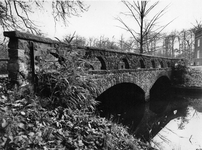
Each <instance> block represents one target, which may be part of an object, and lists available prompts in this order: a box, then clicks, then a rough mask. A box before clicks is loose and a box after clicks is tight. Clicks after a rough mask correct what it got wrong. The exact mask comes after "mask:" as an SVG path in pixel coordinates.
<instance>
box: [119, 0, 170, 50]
mask: <svg viewBox="0 0 202 150" xmlns="http://www.w3.org/2000/svg"><path fill="white" fill-rule="evenodd" d="M122 2H123V4H124V5H125V6H126V7H127V9H128V10H129V12H127V13H122V14H123V15H124V16H129V17H132V18H133V19H134V21H135V22H136V24H137V25H138V27H139V31H136V30H135V29H134V27H132V28H131V27H130V26H129V25H128V24H127V23H126V22H125V21H124V20H123V19H121V18H120V17H118V18H116V19H117V20H118V21H119V22H120V23H121V24H122V25H123V26H124V27H122V28H123V29H125V30H126V31H128V32H130V34H131V35H132V37H133V38H134V40H136V41H137V42H138V43H139V48H140V53H144V52H145V51H144V49H143V48H144V45H145V44H146V42H147V41H148V39H152V38H155V37H157V36H158V35H159V33H160V32H161V31H162V30H163V29H164V28H165V27H166V26H167V25H169V24H170V23H171V22H172V21H170V22H169V23H167V24H166V25H164V26H157V21H159V19H160V18H161V17H162V16H163V15H164V13H165V10H166V9H167V6H166V7H165V8H163V9H162V10H161V11H159V12H158V13H156V14H155V15H154V16H153V17H151V19H150V20H149V15H150V13H151V11H152V10H153V9H154V8H155V7H156V6H157V5H158V4H159V1H157V2H155V3H153V4H151V5H149V1H146V0H142V1H132V2H128V1H122Z"/></svg>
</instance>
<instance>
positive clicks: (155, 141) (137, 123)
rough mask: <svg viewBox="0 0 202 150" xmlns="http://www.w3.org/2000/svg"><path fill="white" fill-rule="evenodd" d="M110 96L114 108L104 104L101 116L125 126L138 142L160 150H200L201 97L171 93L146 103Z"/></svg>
mask: <svg viewBox="0 0 202 150" xmlns="http://www.w3.org/2000/svg"><path fill="white" fill-rule="evenodd" d="M127 91H128V89H127ZM112 95H113V98H114V99H113V98H112V97H111V99H112V101H113V103H114V102H116V103H117V105H115V104H113V103H108V104H104V107H102V112H104V113H101V116H105V117H108V118H109V116H110V117H111V118H110V119H112V120H113V121H115V122H118V123H121V124H123V125H126V126H127V127H128V130H129V132H131V133H132V134H134V135H135V136H136V137H137V138H138V139H140V140H142V141H143V142H147V143H150V144H151V145H152V146H153V147H155V148H157V149H159V150H202V93H200V92H198V93H197V92H193V91H188V90H186V91H183V90H182V91H177V90H171V92H169V93H168V94H167V95H164V94H163V95H161V96H160V97H156V96H155V97H153V98H152V99H150V101H149V102H145V103H142V100H141V97H139V98H138V99H136V100H134V99H133V98H132V96H131V94H129V95H130V96H128V97H127V95H124V96H122V97H121V96H120V95H121V94H120V95H119V93H116V94H115V93H112ZM133 95H134V97H137V96H136V95H135V94H133ZM123 98H125V99H124V102H123V103H120V101H123ZM119 99H120V100H119ZM104 100H105V99H103V98H102V100H101V101H104ZM106 101H109V97H107V98H106ZM133 101H136V103H131V102H133ZM129 102H130V103H129ZM106 106H107V107H106ZM111 106H115V107H111ZM109 114H110V115H109Z"/></svg>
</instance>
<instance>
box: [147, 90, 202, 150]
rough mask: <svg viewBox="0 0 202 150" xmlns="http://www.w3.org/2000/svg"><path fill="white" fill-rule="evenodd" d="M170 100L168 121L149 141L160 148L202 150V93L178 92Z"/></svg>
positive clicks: (167, 149)
mask: <svg viewBox="0 0 202 150" xmlns="http://www.w3.org/2000/svg"><path fill="white" fill-rule="evenodd" d="M172 98H173V99H171V100H170V103H169V105H167V107H170V108H172V109H170V112H172V113H170V116H169V115H168V116H165V117H168V118H169V117H170V118H172V119H170V121H169V122H168V123H167V124H166V125H165V126H164V127H163V128H162V129H161V130H160V131H159V132H158V133H157V135H155V136H154V137H153V138H152V139H151V140H150V143H151V144H152V146H153V147H155V148H157V149H160V150H202V94H199V93H191V92H188V91H187V93H180V94H175V95H174V96H173V97H172Z"/></svg>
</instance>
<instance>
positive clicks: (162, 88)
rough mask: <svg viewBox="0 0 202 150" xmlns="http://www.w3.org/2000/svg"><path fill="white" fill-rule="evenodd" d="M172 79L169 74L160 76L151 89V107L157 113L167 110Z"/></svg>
mask: <svg viewBox="0 0 202 150" xmlns="http://www.w3.org/2000/svg"><path fill="white" fill-rule="evenodd" d="M170 87H171V81H170V79H169V77H168V76H166V75H163V76H160V77H159V78H158V79H157V80H156V82H155V83H154V84H153V86H152V88H151V89H150V104H149V108H150V110H151V111H153V112H155V113H157V114H158V113H162V112H163V111H165V109H166V107H167V104H168V103H169V99H167V98H168V97H169V95H170V91H171V90H170Z"/></svg>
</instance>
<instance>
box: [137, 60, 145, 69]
mask: <svg viewBox="0 0 202 150" xmlns="http://www.w3.org/2000/svg"><path fill="white" fill-rule="evenodd" d="M139 64H140V68H145V67H146V66H145V62H144V60H143V59H139Z"/></svg>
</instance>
